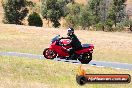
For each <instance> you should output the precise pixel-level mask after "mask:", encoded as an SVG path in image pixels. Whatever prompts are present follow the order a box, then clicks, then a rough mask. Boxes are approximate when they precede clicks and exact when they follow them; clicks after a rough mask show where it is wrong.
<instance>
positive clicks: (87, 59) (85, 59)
mask: <svg viewBox="0 0 132 88" xmlns="http://www.w3.org/2000/svg"><path fill="white" fill-rule="evenodd" d="M91 60H92V53H87V54H83V55H82V58H81V59H79V61H80V62H81V63H82V64H88V63H89V62H90V61H91Z"/></svg>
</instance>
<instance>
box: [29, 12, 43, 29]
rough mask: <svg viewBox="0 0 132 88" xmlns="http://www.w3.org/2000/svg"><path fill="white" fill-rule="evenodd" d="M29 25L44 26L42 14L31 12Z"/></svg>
mask: <svg viewBox="0 0 132 88" xmlns="http://www.w3.org/2000/svg"><path fill="white" fill-rule="evenodd" d="M28 25H30V26H37V27H42V26H43V21H42V19H41V17H40V15H39V14H38V13H36V12H33V13H32V14H30V15H29V17H28Z"/></svg>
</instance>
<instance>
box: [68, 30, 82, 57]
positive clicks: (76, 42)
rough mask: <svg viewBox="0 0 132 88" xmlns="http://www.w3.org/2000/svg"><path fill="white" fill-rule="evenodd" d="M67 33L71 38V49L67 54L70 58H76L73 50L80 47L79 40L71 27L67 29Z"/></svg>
mask: <svg viewBox="0 0 132 88" xmlns="http://www.w3.org/2000/svg"><path fill="white" fill-rule="evenodd" d="M67 35H68V37H69V38H70V39H71V46H72V49H70V51H69V54H70V55H71V56H70V57H71V59H76V55H75V51H76V50H80V49H82V45H81V42H80V41H79V39H78V38H77V36H76V35H75V34H74V29H73V28H68V29H67Z"/></svg>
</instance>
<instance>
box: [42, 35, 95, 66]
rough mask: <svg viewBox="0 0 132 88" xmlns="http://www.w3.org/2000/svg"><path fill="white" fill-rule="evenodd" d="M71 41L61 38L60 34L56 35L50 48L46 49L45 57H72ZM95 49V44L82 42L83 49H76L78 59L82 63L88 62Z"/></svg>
mask: <svg viewBox="0 0 132 88" xmlns="http://www.w3.org/2000/svg"><path fill="white" fill-rule="evenodd" d="M70 42H71V40H70V39H60V35H57V36H55V37H54V38H53V39H52V41H51V44H50V46H49V48H46V49H44V51H43V55H44V57H45V58H46V59H51V60H52V59H54V58H63V59H66V58H70V56H71V55H70V54H69V50H70V49H71V48H72V46H71V45H70ZM93 49H94V45H93V44H82V49H81V50H77V51H75V54H76V60H77V59H78V60H79V61H80V62H81V63H82V64H88V63H89V62H90V61H91V60H92V53H93Z"/></svg>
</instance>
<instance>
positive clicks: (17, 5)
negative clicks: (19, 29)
mask: <svg viewBox="0 0 132 88" xmlns="http://www.w3.org/2000/svg"><path fill="white" fill-rule="evenodd" d="M2 6H3V9H4V12H5V13H4V23H9V24H19V25H21V24H22V20H23V19H24V18H25V17H26V16H27V14H28V9H27V8H26V0H7V1H5V2H2Z"/></svg>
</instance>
